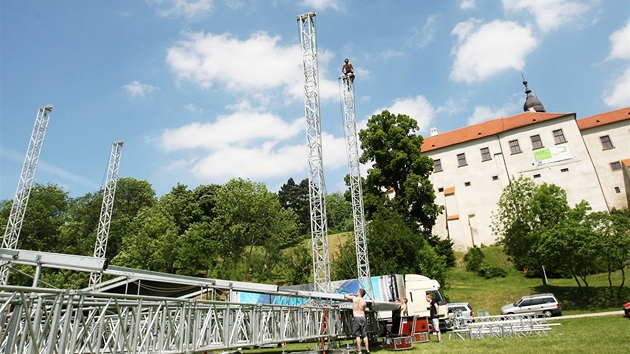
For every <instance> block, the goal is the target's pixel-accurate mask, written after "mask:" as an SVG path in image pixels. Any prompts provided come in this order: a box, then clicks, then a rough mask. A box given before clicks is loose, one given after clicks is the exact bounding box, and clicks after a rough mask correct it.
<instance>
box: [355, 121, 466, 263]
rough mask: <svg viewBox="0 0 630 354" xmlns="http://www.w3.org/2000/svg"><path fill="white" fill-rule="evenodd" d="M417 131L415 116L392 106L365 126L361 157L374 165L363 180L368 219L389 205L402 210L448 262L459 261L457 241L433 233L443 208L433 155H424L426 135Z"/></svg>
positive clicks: (399, 211) (408, 221)
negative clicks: (433, 180)
mask: <svg viewBox="0 0 630 354" xmlns="http://www.w3.org/2000/svg"><path fill="white" fill-rule="evenodd" d="M417 131H418V123H417V122H416V121H415V120H414V119H413V118H411V117H409V116H407V115H404V114H392V113H390V112H389V111H387V110H385V111H383V112H382V113H381V114H376V115H373V116H372V117H371V118H370V119H369V120H368V123H367V128H366V129H362V130H361V131H359V139H360V140H361V148H362V149H363V153H362V155H361V157H360V158H359V161H360V162H361V163H363V164H368V165H369V166H371V168H368V171H367V177H366V179H365V181H364V183H363V186H364V188H363V191H364V198H363V202H364V205H365V213H366V218H367V219H370V220H371V219H372V218H373V215H374V214H375V213H377V212H378V211H379V210H380V209H383V208H387V209H390V210H393V211H395V212H397V213H399V214H400V215H402V216H403V217H404V218H405V221H406V222H407V224H408V227H409V228H411V229H412V230H414V231H416V232H418V233H419V236H420V237H422V238H424V239H426V240H427V241H429V243H430V245H431V246H432V247H434V249H435V250H436V251H437V252H438V253H439V254H440V255H442V256H444V257H445V259H446V262H447V264H448V265H454V263H455V255H454V252H453V248H452V242H451V241H450V240H440V239H439V238H438V237H436V236H434V235H432V232H431V230H432V228H433V226H434V225H435V220H436V219H437V216H438V215H439V214H440V213H441V211H442V207H441V206H439V205H437V204H435V191H434V189H433V184H432V183H431V181H430V180H429V176H430V175H431V173H432V172H433V160H431V158H429V157H428V156H426V155H423V154H421V148H422V142H423V140H424V139H423V137H422V136H421V135H419V134H417Z"/></svg>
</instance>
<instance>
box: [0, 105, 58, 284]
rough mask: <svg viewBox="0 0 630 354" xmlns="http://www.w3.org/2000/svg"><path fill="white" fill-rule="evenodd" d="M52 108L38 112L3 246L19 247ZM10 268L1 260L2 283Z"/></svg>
mask: <svg viewBox="0 0 630 354" xmlns="http://www.w3.org/2000/svg"><path fill="white" fill-rule="evenodd" d="M52 108H53V107H52V105H48V106H45V107H41V108H40V109H39V111H38V112H37V117H36V118H35V125H34V126H33V132H32V134H31V139H30V141H29V144H28V150H27V151H26V156H25V157H24V164H23V165H22V173H21V174H20V181H19V182H18V187H17V190H16V192H15V198H13V204H12V205H11V214H10V215H9V220H8V221H7V228H6V230H5V232H4V237H3V238H2V248H8V249H16V248H17V244H18V240H19V238H20V231H21V230H22V223H23V222H24V213H25V212H26V205H27V204H28V198H29V196H30V194H31V188H32V187H33V181H34V180H35V171H36V169H37V164H38V163H39V155H40V154H41V151H42V145H43V144H44V137H45V136H46V129H47V128H48V121H49V120H50V112H52ZM9 269H10V268H9V267H8V266H6V263H4V262H0V284H7V283H8V281H9V273H10V271H9Z"/></svg>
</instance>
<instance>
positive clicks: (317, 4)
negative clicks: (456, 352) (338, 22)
mask: <svg viewBox="0 0 630 354" xmlns="http://www.w3.org/2000/svg"><path fill="white" fill-rule="evenodd" d="M300 5H302V6H305V7H310V8H313V9H315V10H323V9H325V8H327V7H330V8H331V9H333V10H340V9H341V8H342V5H341V0H302V2H300Z"/></svg>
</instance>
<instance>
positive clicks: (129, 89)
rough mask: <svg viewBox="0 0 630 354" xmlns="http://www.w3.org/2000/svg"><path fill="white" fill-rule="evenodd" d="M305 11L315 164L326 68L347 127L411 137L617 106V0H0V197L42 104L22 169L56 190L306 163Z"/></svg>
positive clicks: (283, 175) (623, 36) (337, 178)
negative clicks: (310, 44) (34, 150)
mask: <svg viewBox="0 0 630 354" xmlns="http://www.w3.org/2000/svg"><path fill="white" fill-rule="evenodd" d="M310 11H316V12H317V16H316V26H317V27H316V28H317V46H318V53H319V58H318V64H319V82H320V97H321V119H322V136H323V150H324V152H323V155H324V175H325V179H326V187H327V190H328V192H329V193H330V192H334V191H339V190H345V186H344V184H343V176H344V175H346V174H347V173H348V164H347V159H346V153H345V142H344V136H343V117H342V107H341V103H340V99H339V83H338V75H339V74H340V69H341V65H342V63H343V59H344V58H349V59H350V60H351V61H352V62H353V64H354V66H355V71H356V73H357V78H356V81H355V93H356V117H357V121H358V125H359V128H361V127H363V126H364V125H365V121H366V120H367V119H368V118H369V117H370V116H371V115H372V114H375V113H380V112H381V111H382V110H383V109H389V110H390V111H392V112H394V113H404V114H407V115H409V116H411V117H412V118H414V119H416V120H417V121H418V122H419V126H420V132H419V133H420V134H422V135H425V136H428V135H429V129H430V128H431V127H436V128H437V129H438V130H439V131H440V132H444V131H448V130H452V129H456V128H460V127H464V126H467V125H470V124H474V123H478V122H482V121H484V120H488V119H493V118H498V117H502V116H510V115H514V114H518V113H520V112H522V107H523V103H524V101H525V93H524V86H523V84H522V76H521V75H524V77H525V79H526V80H527V81H528V82H529V87H530V88H531V89H532V91H533V93H534V94H535V95H536V96H537V97H538V98H539V99H540V100H541V101H542V103H543V104H544V106H545V108H546V109H547V111H548V112H563V113H568V112H575V113H577V117H578V119H579V118H584V117H588V116H591V115H594V114H598V113H602V112H606V111H609V110H613V109H617V108H621V107H626V106H630V92H629V91H630V48H629V47H630V27H629V19H630V3H628V1H627V0H580V1H578V0H503V1H501V0H484V1H481V0H478V1H475V0H462V1H413V0H397V1H394V0H389V1H384V0H383V1H378V0H374V1H366V0H343V1H342V0H303V1H295V0H275V1H274V0H269V1H266V0H264V1H263V0H224V1H219V0H109V1H83V0H66V1H50V0H41V1H35V0H24V1H3V2H2V3H1V4H0V168H1V180H0V183H1V184H0V199H11V198H13V196H14V194H15V189H16V187H17V184H18V180H19V176H20V171H21V168H22V164H23V161H24V155H25V153H26V150H27V147H28V142H29V138H30V135H31V132H32V129H33V125H34V122H35V117H36V115H37V110H38V108H39V107H41V106H45V105H47V104H52V105H53V107H54V108H53V111H52V114H51V118H50V123H49V126H48V131H47V134H46V137H45V141H44V144H43V149H42V154H41V158H40V162H39V167H38V169H37V173H36V175H35V182H37V183H41V184H46V183H54V184H57V185H59V186H60V187H62V188H63V189H64V190H66V191H68V192H69V193H70V196H71V197H78V196H82V195H84V194H86V193H90V192H96V191H98V190H99V189H100V188H102V186H103V185H104V183H105V178H106V175H107V163H108V160H109V155H110V150H111V146H112V143H113V142H115V141H119V140H124V142H125V143H124V147H123V150H122V157H121V162H120V172H119V176H120V177H133V178H136V179H140V180H147V181H148V182H149V183H151V184H152V185H153V188H154V189H155V191H156V193H157V196H161V195H163V194H165V193H168V192H169V191H170V190H171V188H172V187H174V186H175V185H176V184H177V183H178V182H179V183H183V184H186V185H188V187H189V188H190V189H193V188H195V187H197V186H199V185H201V184H210V183H218V184H223V183H225V182H227V181H228V180H229V179H231V178H237V177H241V178H243V179H249V180H251V181H255V182H264V183H265V184H266V185H267V186H268V188H269V189H270V190H272V191H277V190H278V189H279V187H280V186H281V185H282V184H283V183H285V182H286V181H287V179H288V178H289V177H293V179H294V180H296V181H300V180H302V179H303V178H306V177H307V176H308V172H307V149H306V146H305V143H306V138H305V134H306V133H305V127H306V123H305V120H304V98H303V81H302V80H303V74H302V53H301V51H300V48H299V31H298V24H297V21H296V16H297V15H300V14H303V13H306V12H310Z"/></svg>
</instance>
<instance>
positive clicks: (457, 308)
mask: <svg viewBox="0 0 630 354" xmlns="http://www.w3.org/2000/svg"><path fill="white" fill-rule="evenodd" d="M446 311H447V315H446V319H445V320H444V324H443V325H442V323H440V329H443V330H451V329H458V328H463V327H465V326H466V323H468V322H472V321H474V317H473V310H472V307H471V306H470V304H469V303H467V302H451V303H448V304H446ZM442 327H444V328H442Z"/></svg>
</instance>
